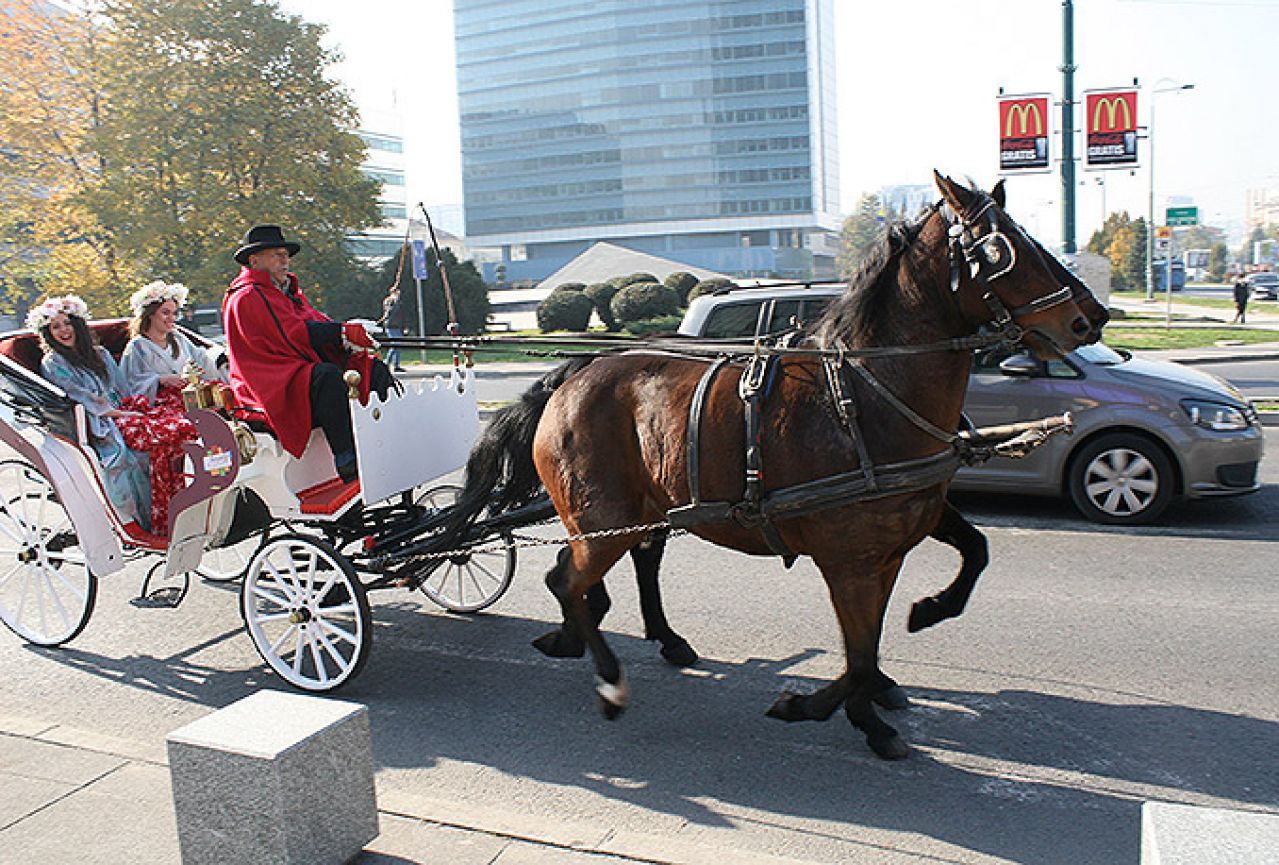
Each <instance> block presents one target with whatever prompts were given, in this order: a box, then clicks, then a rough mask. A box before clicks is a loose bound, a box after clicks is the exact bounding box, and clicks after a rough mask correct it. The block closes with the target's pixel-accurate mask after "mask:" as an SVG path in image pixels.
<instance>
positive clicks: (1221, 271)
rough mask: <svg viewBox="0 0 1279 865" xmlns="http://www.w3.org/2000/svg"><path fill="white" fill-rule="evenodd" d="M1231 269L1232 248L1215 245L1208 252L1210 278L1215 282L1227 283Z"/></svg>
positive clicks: (1219, 244) (1221, 244) (1223, 244)
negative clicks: (1227, 275) (1228, 272)
mask: <svg viewBox="0 0 1279 865" xmlns="http://www.w3.org/2000/svg"><path fill="white" fill-rule="evenodd" d="M1229 267H1230V248H1229V247H1228V246H1226V244H1225V243H1215V244H1213V246H1212V248H1211V249H1210V250H1209V251H1208V276H1209V278H1210V279H1212V281H1213V282H1225V280H1226V270H1228V269H1229Z"/></svg>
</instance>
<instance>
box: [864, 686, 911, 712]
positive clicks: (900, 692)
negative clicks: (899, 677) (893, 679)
mask: <svg viewBox="0 0 1279 865" xmlns="http://www.w3.org/2000/svg"><path fill="white" fill-rule="evenodd" d="M871 699H872V700H874V701H875V703H876V704H878V705H879V706H881V707H883V708H885V709H891V710H893V711H898V710H900V709H909V708H910V697H908V696H907V695H906V689H905V688H903V687H902V686H901V685H893V686H892V687H891V688H885V689H884V690H882V691H880V692H879V693H878V694H875V695H874V696H872V697H871Z"/></svg>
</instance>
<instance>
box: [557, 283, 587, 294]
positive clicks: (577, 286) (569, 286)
mask: <svg viewBox="0 0 1279 865" xmlns="http://www.w3.org/2000/svg"><path fill="white" fill-rule="evenodd" d="M585 289H586V285H585V284H584V283H581V282H562V283H560V284H559V285H557V286H555V290H554V291H552V292H551V294H554V293H555V292H556V291H583V290H585Z"/></svg>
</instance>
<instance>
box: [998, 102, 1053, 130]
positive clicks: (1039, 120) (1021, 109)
mask: <svg viewBox="0 0 1279 865" xmlns="http://www.w3.org/2000/svg"><path fill="white" fill-rule="evenodd" d="M1014 118H1015V119H1017V120H1020V121H1021V135H1022V137H1023V138H1024V137H1025V136H1026V134H1027V132H1028V130H1029V129H1030V121H1031V119H1032V118H1033V119H1034V121H1035V135H1043V134H1044V118H1043V115H1042V114H1040V113H1039V105H1038V104H1036V103H1034V102H1014V103H1012V104H1011V105H1009V106H1008V115H1007V117H1005V118H1004V137H1005V138H1012V137H1013V120H1014Z"/></svg>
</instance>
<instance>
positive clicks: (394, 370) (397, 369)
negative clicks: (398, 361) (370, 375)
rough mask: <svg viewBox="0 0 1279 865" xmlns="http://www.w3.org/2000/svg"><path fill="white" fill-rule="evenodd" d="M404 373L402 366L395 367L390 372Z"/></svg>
mask: <svg viewBox="0 0 1279 865" xmlns="http://www.w3.org/2000/svg"><path fill="white" fill-rule="evenodd" d="M405 371H406V370H405V369H404V367H402V366H395V367H392V368H391V372H405Z"/></svg>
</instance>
